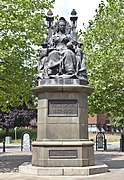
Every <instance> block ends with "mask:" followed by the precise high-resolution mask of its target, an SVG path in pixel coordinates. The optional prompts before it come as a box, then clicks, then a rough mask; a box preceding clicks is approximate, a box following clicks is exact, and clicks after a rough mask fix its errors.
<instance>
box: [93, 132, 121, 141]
mask: <svg viewBox="0 0 124 180" xmlns="http://www.w3.org/2000/svg"><path fill="white" fill-rule="evenodd" d="M96 135H97V133H89V139H93V141H94V142H95V141H96ZM105 139H107V142H120V139H121V134H119V133H118V134H117V133H114V134H107V133H105Z"/></svg>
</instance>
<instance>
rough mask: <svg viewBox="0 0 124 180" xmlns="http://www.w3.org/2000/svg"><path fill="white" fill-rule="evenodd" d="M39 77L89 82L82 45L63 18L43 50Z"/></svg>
mask: <svg viewBox="0 0 124 180" xmlns="http://www.w3.org/2000/svg"><path fill="white" fill-rule="evenodd" d="M38 71H39V77H40V78H41V79H42V78H59V77H61V78H62V77H63V78H73V79H76V78H78V79H83V80H86V81H87V73H86V65H85V59H84V56H83V52H82V50H81V43H79V42H77V41H75V40H74V37H73V36H72V35H71V26H70V25H69V23H68V22H67V21H66V20H65V18H63V17H61V18H60V19H59V20H58V21H57V23H56V24H55V30H54V33H53V34H52V36H51V38H50V39H49V41H48V44H47V46H46V47H44V48H43V50H42V53H41V57H40V61H39V70H38Z"/></svg>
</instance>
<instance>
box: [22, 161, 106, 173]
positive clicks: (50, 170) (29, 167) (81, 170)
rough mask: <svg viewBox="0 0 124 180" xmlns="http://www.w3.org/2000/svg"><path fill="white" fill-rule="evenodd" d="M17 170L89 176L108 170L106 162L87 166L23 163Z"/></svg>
mask: <svg viewBox="0 0 124 180" xmlns="http://www.w3.org/2000/svg"><path fill="white" fill-rule="evenodd" d="M19 172H20V173H25V174H32V175H37V176H89V175H93V174H100V173H105V172H108V166H107V165H106V164H98V163H97V165H95V166H87V167H36V166H32V165H31V164H27V163H24V164H22V165H21V166H19Z"/></svg>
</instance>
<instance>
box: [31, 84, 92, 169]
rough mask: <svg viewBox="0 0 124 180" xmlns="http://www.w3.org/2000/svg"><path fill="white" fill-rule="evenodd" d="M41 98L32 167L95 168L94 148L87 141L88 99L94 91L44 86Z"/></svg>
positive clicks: (38, 90)
mask: <svg viewBox="0 0 124 180" xmlns="http://www.w3.org/2000/svg"><path fill="white" fill-rule="evenodd" d="M33 91H34V93H35V94H37V96H38V123H37V125H38V130H37V140H36V141H35V142H33V144H32V147H33V154H32V165H33V166H40V167H84V166H93V165H94V164H95V162H94V148H93V143H92V142H90V141H89V140H88V112H87V108H88V107H87V96H88V95H90V94H91V93H92V91H93V89H92V88H89V87H87V86H84V85H80V84H71V85H67V84H63V83H62V84H60V82H59V84H58V85H57V84H51V85H47V84H43V85H40V86H38V87H36V88H33Z"/></svg>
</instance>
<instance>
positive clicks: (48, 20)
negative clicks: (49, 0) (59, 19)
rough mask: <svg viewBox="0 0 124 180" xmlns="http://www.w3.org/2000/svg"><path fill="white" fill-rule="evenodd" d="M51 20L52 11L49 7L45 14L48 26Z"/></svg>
mask: <svg viewBox="0 0 124 180" xmlns="http://www.w3.org/2000/svg"><path fill="white" fill-rule="evenodd" d="M53 20H54V17H53V12H52V11H51V9H49V10H48V12H47V16H46V21H47V24H48V28H51V25H52V23H53Z"/></svg>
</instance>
